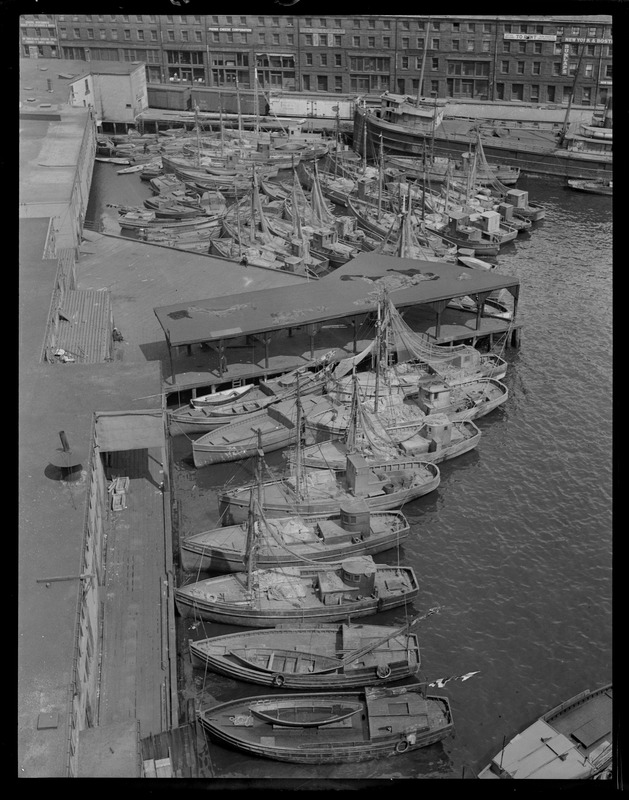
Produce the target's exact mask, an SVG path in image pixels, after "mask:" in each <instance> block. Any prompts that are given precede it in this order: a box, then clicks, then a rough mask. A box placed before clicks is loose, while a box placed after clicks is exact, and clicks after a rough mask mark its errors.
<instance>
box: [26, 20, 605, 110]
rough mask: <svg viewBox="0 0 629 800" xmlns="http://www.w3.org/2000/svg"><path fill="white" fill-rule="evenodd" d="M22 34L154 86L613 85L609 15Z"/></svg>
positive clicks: (537, 96) (65, 25)
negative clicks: (117, 64)
mask: <svg viewBox="0 0 629 800" xmlns="http://www.w3.org/2000/svg"><path fill="white" fill-rule="evenodd" d="M38 31H39V34H38ZM20 32H21V37H22V38H21V50H22V54H23V55H25V56H29V57H38V56H44V55H51V54H53V49H54V55H56V56H58V57H60V58H65V59H79V60H85V61H90V60H93V59H98V60H109V61H122V62H125V61H126V62H135V61H140V62H144V63H145V64H146V79H147V83H148V84H149V85H160V84H161V85H164V84H167V85H170V86H196V87H214V88H224V89H228V90H231V91H233V90H235V88H236V86H238V87H239V88H241V89H243V90H247V89H252V88H253V87H254V85H255V82H254V75H255V72H256V70H257V75H258V83H259V86H260V87H261V88H262V89H263V91H264V92H272V91H296V92H331V93H338V94H350V93H357V94H373V95H377V94H379V93H381V92H384V91H391V92H395V93H400V94H414V95H416V94H418V93H421V94H424V95H429V94H430V93H431V92H435V93H436V94H437V95H438V96H439V97H445V98H464V99H470V100H480V101H483V100H506V101H521V102H530V103H567V102H568V98H569V96H570V93H571V91H572V85H573V83H574V76H575V75H576V73H577V72H578V74H579V82H578V86H577V87H576V96H575V97H574V100H573V102H574V103H575V104H576V105H584V106H593V105H604V104H605V103H606V102H607V99H608V97H609V96H611V87H612V17H611V16H610V15H580V16H579V15H571V16H562V17H559V16H490V15H474V16H472V15H469V16H464V15H454V16H445V15H444V16H409V17H402V16H385V15H382V16H375V15H363V16H356V17H347V16H326V17H301V16H299V17H297V16H295V17H291V16H254V15H238V16H234V15H223V14H213V15H200V14H199V15H191V14H189V15H184V14H181V15H179V14H176V15H175V14H170V15H155V14H144V15H142V14H75V15H63V14H60V15H54V17H53V16H51V15H41V14H40V15H26V16H24V17H22V18H21V22H20ZM40 41H41V44H38V42H40ZM46 48H49V52H48V51H47V49H46ZM420 80H421V82H422V85H421V86H420Z"/></svg>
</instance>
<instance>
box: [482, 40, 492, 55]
mask: <svg viewBox="0 0 629 800" xmlns="http://www.w3.org/2000/svg"><path fill="white" fill-rule="evenodd" d="M490 46H491V43H490V42H489V41H488V40H487V39H485V41H483V42H482V43H481V50H482V51H483V53H488V52H489V48H490Z"/></svg>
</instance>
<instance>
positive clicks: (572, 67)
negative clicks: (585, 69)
mask: <svg viewBox="0 0 629 800" xmlns="http://www.w3.org/2000/svg"><path fill="white" fill-rule="evenodd" d="M576 74H577V62H576V61H571V62H570V63H569V64H568V75H576Z"/></svg>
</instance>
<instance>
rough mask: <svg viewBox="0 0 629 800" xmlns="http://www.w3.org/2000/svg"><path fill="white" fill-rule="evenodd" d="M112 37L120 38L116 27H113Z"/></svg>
mask: <svg viewBox="0 0 629 800" xmlns="http://www.w3.org/2000/svg"><path fill="white" fill-rule="evenodd" d="M111 38H112V39H117V38H118V31H117V30H116V29H112V31H111Z"/></svg>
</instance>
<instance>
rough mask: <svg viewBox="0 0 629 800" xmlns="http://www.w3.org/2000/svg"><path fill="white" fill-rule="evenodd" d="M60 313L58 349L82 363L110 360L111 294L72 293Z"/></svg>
mask: <svg viewBox="0 0 629 800" xmlns="http://www.w3.org/2000/svg"><path fill="white" fill-rule="evenodd" d="M58 313H59V324H58V326H57V335H56V339H55V349H56V348H62V349H63V350H66V351H67V352H69V353H71V354H72V355H73V356H74V358H75V359H76V361H77V362H80V363H82V364H95V363H98V362H102V361H106V360H107V358H108V357H109V355H110V352H111V328H112V325H111V319H112V317H111V302H110V299H109V292H100V291H82V290H70V291H68V292H66V294H65V297H64V300H63V305H62V307H61V309H59V312H58ZM62 315H63V316H62Z"/></svg>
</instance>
